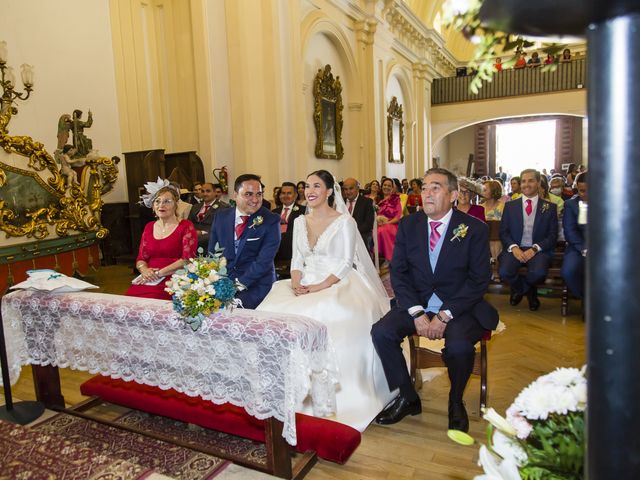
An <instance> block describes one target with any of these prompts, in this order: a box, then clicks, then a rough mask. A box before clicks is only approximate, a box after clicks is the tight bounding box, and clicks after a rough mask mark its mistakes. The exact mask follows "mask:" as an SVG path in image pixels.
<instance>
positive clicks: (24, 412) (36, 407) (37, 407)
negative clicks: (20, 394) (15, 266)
mask: <svg viewBox="0 0 640 480" xmlns="http://www.w3.org/2000/svg"><path fill="white" fill-rule="evenodd" d="M0 368H1V369H2V389H3V391H4V401H5V404H4V405H2V406H0V420H6V421H9V422H12V423H19V424H20V425H26V424H27V423H31V422H33V421H34V420H35V419H36V418H38V417H39V416H40V415H42V414H43V413H44V405H43V404H42V403H40V402H17V403H13V398H12V395H11V380H10V379H9V362H8V360H7V344H6V343H5V340H4V324H3V323H2V296H0Z"/></svg>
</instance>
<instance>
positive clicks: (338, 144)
mask: <svg viewBox="0 0 640 480" xmlns="http://www.w3.org/2000/svg"><path fill="white" fill-rule="evenodd" d="M313 105H314V109H313V123H314V124H315V127H316V150H315V153H316V157H317V158H334V159H337V160H340V159H342V157H343V156H344V149H343V147H342V108H343V105H342V85H341V84H340V77H339V76H336V77H335V79H334V77H333V74H332V73H331V65H328V64H327V65H325V67H324V69H322V68H320V69H318V73H317V74H316V77H315V79H314V81H313Z"/></svg>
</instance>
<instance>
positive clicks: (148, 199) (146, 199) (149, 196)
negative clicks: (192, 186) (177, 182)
mask: <svg viewBox="0 0 640 480" xmlns="http://www.w3.org/2000/svg"><path fill="white" fill-rule="evenodd" d="M169 186H171V185H170V183H169V180H166V179H165V180H163V179H161V178H160V177H158V180H157V181H155V182H147V183H145V184H144V188H145V190H146V191H147V193H144V194H142V195H140V202H139V203H140V204H142V205H144V206H145V207H147V208H151V206H152V205H153V201H154V200H155V199H156V195H157V194H158V191H159V190H160V189H161V188H164V187H169Z"/></svg>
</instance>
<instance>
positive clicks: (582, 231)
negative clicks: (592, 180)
mask: <svg viewBox="0 0 640 480" xmlns="http://www.w3.org/2000/svg"><path fill="white" fill-rule="evenodd" d="M576 186H577V188H578V195H577V196H575V197H574V198H572V199H571V200H567V201H566V202H565V204H564V216H563V218H562V225H563V227H564V228H563V229H564V239H565V240H566V242H567V246H566V248H565V250H564V255H563V257H562V269H561V275H562V278H563V279H564V281H565V282H566V284H567V287H568V288H569V290H571V293H573V294H574V295H575V296H576V297H578V298H582V297H583V296H584V261H585V257H586V256H587V243H586V230H587V226H586V225H584V224H580V223H579V222H578V212H579V203H580V202H581V201H582V202H585V203H586V202H587V201H588V189H587V172H583V173H580V174H578V176H577V177H576Z"/></svg>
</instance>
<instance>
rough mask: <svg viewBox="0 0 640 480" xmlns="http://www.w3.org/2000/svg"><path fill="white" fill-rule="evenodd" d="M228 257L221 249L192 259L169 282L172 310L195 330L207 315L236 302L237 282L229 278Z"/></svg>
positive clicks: (168, 290)
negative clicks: (223, 254) (225, 256)
mask: <svg viewBox="0 0 640 480" xmlns="http://www.w3.org/2000/svg"><path fill="white" fill-rule="evenodd" d="M226 265H227V259H226V258H224V256H222V250H221V249H216V251H215V253H214V254H209V255H201V256H199V257H197V258H192V259H190V260H189V263H187V264H186V265H185V267H184V268H183V269H180V270H178V271H177V272H176V273H174V274H173V275H172V276H171V279H170V280H169V281H168V282H167V288H166V291H167V292H169V293H170V294H171V296H172V299H173V309H174V310H175V311H176V312H178V313H179V314H180V315H181V316H182V317H183V318H184V321H185V322H186V323H187V324H188V325H189V326H190V327H191V328H192V329H193V331H196V330H198V329H199V328H200V326H201V325H202V321H203V320H204V318H205V317H206V316H207V315H209V314H211V313H214V312H217V311H218V310H221V309H224V308H227V307H229V306H231V305H233V304H234V303H235V302H234V296H235V294H236V285H235V284H234V282H233V281H232V280H231V279H229V277H227V276H226V275H227V267H226Z"/></svg>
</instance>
